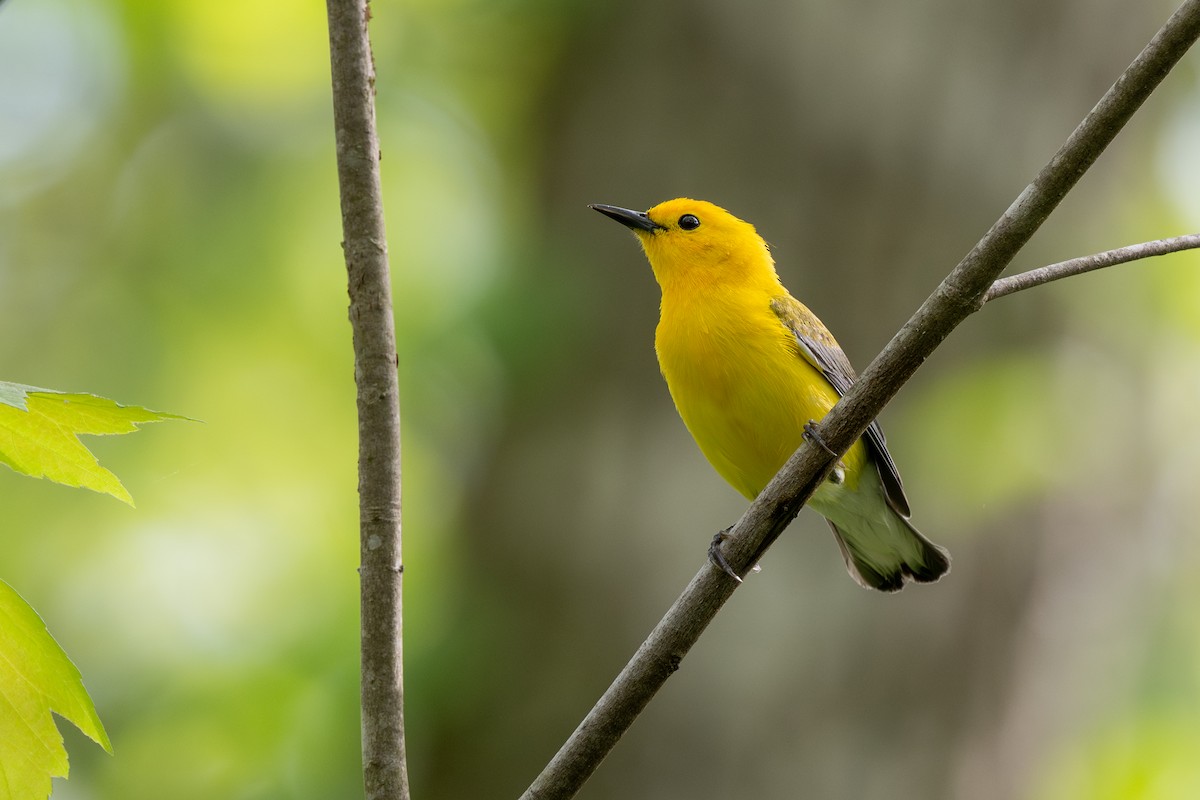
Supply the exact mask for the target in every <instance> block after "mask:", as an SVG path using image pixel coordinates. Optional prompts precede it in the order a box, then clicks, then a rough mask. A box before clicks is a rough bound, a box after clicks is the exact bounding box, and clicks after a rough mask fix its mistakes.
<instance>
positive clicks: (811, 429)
mask: <svg viewBox="0 0 1200 800" xmlns="http://www.w3.org/2000/svg"><path fill="white" fill-rule="evenodd" d="M804 438H805V439H808V440H809V441H810V442H812V443H813V444H815V445H817V447H820V448H821V449H822V450H824V451H825V452H826V453H829V455H831V456H833V457H834V458H837V453H835V452H833V448H832V447H830V446H829V445H827V444H825V439H824V438H823V437H822V436H821V434H819V433H817V423H816V422H815V421H813V420H811V419H810V420H809V421H808V422H806V423H804Z"/></svg>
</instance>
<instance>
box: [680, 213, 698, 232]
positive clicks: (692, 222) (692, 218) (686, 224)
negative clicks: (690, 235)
mask: <svg viewBox="0 0 1200 800" xmlns="http://www.w3.org/2000/svg"><path fill="white" fill-rule="evenodd" d="M679 227H680V228H682V229H683V230H685V231H694V230H696V228H699V227H700V218H699V217H697V216H696V215H695V214H684V215H683V216H682V217H680V218H679Z"/></svg>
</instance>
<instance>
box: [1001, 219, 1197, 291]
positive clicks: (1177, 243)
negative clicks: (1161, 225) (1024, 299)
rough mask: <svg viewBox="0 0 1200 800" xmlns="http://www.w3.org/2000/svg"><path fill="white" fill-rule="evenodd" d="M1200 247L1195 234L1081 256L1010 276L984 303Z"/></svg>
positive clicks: (1002, 281) (1003, 279) (1002, 280)
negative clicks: (1101, 270)
mask: <svg viewBox="0 0 1200 800" xmlns="http://www.w3.org/2000/svg"><path fill="white" fill-rule="evenodd" d="M1197 247H1200V233H1191V234H1188V235H1187V236H1176V237H1174V238H1171V239H1156V240H1154V241H1153V242H1142V243H1141V244H1131V245H1129V246H1127V247H1118V248H1117V249H1116V250H1105V251H1104V252H1103V253H1093V254H1092V255H1090V256H1080V257H1079V258H1072V259H1068V260H1067V261H1060V262H1058V263H1057V264H1049V265H1047V266H1045V267H1038V268H1037V269H1031V270H1029V271H1028V272H1022V273H1020V274H1019V275H1009V276H1008V277H1007V278H1000V279H999V280H997V281H996V282H995V283H993V284H992V286H991V288H989V289H988V290H987V293H986V294H984V296H983V302H985V303H990V302H991V301H992V300H996V299H997V298H1000V297H1006V296H1007V295H1010V294H1013V293H1015V292H1019V291H1021V290H1022V289H1031V288H1033V287H1034V286H1041V285H1042V284H1044V283H1050V282H1051V281H1057V280H1061V279H1063V278H1069V277H1071V276H1072V275H1082V274H1083V273H1085V272H1091V271H1092V270H1095V269H1103V268H1104V267H1113V266H1116V265H1117V264H1128V263H1129V262H1130V261H1138V260H1140V259H1143V258H1153V257H1154V256H1165V255H1167V254H1168V253H1179V252H1182V251H1184V250H1194V249H1196V248H1197Z"/></svg>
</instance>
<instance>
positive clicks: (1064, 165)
mask: <svg viewBox="0 0 1200 800" xmlns="http://www.w3.org/2000/svg"><path fill="white" fill-rule="evenodd" d="M1197 37H1200V0H1186V2H1184V4H1183V5H1182V6H1180V8H1179V9H1178V10H1177V11H1176V12H1175V13H1174V14H1173V15H1172V16H1171V18H1170V19H1169V20H1168V21H1167V22H1166V24H1165V25H1164V26H1163V28H1162V29H1161V30H1160V31H1159V32H1158V33H1157V34H1156V35H1155V36H1154V38H1153V39H1152V40H1151V42H1150V43H1149V44H1148V45H1147V46H1146V48H1145V49H1144V50H1143V51H1142V52H1141V53H1140V54H1139V55H1138V56H1137V58H1136V59H1134V61H1133V63H1132V64H1130V66H1129V67H1128V68H1127V69H1126V70H1125V72H1124V73H1122V75H1121V76H1120V77H1119V78H1118V79H1117V82H1116V83H1115V84H1113V86H1112V87H1111V88H1110V89H1109V90H1108V92H1106V93H1105V95H1104V96H1103V97H1102V98H1101V100H1100V102H1099V103H1097V104H1096V106H1095V108H1093V109H1092V111H1091V112H1090V113H1089V114H1088V115H1087V116H1086V117H1085V118H1084V120H1083V122H1081V123H1080V124H1079V126H1078V127H1077V128H1076V129H1075V131H1074V132H1073V133H1072V134H1071V136H1070V137H1069V138H1068V139H1067V141H1066V143H1065V144H1064V145H1063V146H1062V147H1061V148H1060V149H1059V151H1058V152H1057V153H1055V155H1054V157H1053V158H1052V159H1051V160H1050V162H1049V163H1048V164H1047V165H1046V166H1045V167H1043V168H1042V170H1041V172H1039V173H1038V175H1037V177H1035V178H1034V180H1033V182H1032V183H1031V184H1029V186H1028V187H1026V189H1025V190H1024V191H1023V192H1022V193H1021V194H1020V196H1018V197H1017V199H1016V200H1015V201H1014V202H1013V204H1012V205H1011V206H1010V207H1009V208H1008V210H1007V211H1005V212H1004V214H1003V215H1002V216H1001V217H1000V219H999V220H997V222H996V223H995V224H994V225H993V226H992V228H991V229H990V230H989V231H988V232H987V233H986V234H985V235H984V237H983V238H982V239H981V240H980V241H979V243H978V244H976V245H975V247H974V248H972V250H971V251H970V252H969V253H967V255H966V256H965V257H964V258H963V260H962V261H961V262H960V263H959V264H958V266H957V267H955V268H954V270H953V271H952V272H951V273H950V274H949V275H948V276H947V277H946V279H945V280H943V281H942V283H941V284H940V285H939V286H938V287H937V289H936V290H935V291H934V293H933V294H932V295H931V296H930V297H929V298H928V299H927V300H926V301H925V302H924V303H923V304H922V305H921V307H920V308H919V309H918V310H917V312H916V314H914V315H913V317H912V318H911V319H910V320H909V321H908V322H907V323H906V324H905V325H904V327H903V328H901V329H900V332H899V333H897V334H896V336H895V337H894V338H893V339H892V340H891V342H889V343H888V345H887V346H886V347H885V348H884V349H883V351H882V352H881V353H880V354H879V355H878V356H877V357H876V358H875V360H874V361H872V362H871V364H870V365H869V366H868V367H867V368H866V369H865V370H864V371H863V373H862V375H861V376H860V377H859V380H858V381H857V382H856V383H855V384H854V386H853V387H852V388H851V390H850V391H849V392H848V393H847V394H846V396H845V397H844V398H842V400H841V401H840V402H839V403H838V404H837V405H836V406H835V407H834V408H833V409H832V410H831V411H830V412H829V414H828V415H826V416H825V418H824V419H823V420H822V421H821V423H820V425H819V427H818V429H817V433H818V435H819V436H820V437H821V439H822V440H823V441H824V442H825V444H826V445H828V447H829V448H830V449H831V450H832V451H834V452H836V453H838V454H842V453H845V451H846V450H847V449H849V447H850V446H851V444H853V443H854V442H855V441H856V440H857V439H858V438H859V437H860V436H861V435H862V434H863V432H864V431H865V430H866V428H867V426H868V425H869V424H870V422H871V420H873V419H874V418H875V417H876V416H878V414H879V412H880V411H881V410H882V409H883V407H884V406H885V405H886V404H887V402H888V401H889V400H891V398H892V397H893V396H894V395H895V394H896V392H897V391H899V389H900V387H901V386H903V385H904V383H905V382H906V381H907V380H908V379H909V378H910V377H911V376H912V374H913V373H914V372H915V371H916V369H917V368H918V367H919V366H920V365H921V364H922V363H923V362H924V361H925V359H926V358H928V357H929V355H930V354H931V353H932V352H933V351H934V349H936V348H937V346H938V345H939V344H940V343H941V342H942V340H944V339H945V338H946V336H948V335H949V334H950V332H951V331H952V330H954V328H955V327H957V326H958V325H959V324H960V323H961V322H962V321H963V320H964V319H966V318H967V317H968V316H969V315H970V314H972V313H973V312H975V311H977V310H979V309H980V308H981V307H982V306H983V303H984V297H985V293H986V292H987V290H988V288H989V287H990V286H991V285H992V283H993V282H994V281H995V280H996V277H997V276H998V275H999V274H1000V273H1001V272H1002V271H1003V270H1004V268H1005V267H1006V266H1007V265H1008V264H1009V263H1010V262H1011V261H1012V259H1013V257H1014V256H1015V255H1016V253H1017V252H1018V251H1019V250H1020V249H1021V248H1022V247H1023V246H1024V245H1025V244H1026V242H1028V241H1029V239H1030V237H1032V236H1033V234H1034V232H1036V231H1037V229H1038V228H1039V227H1040V226H1041V224H1042V223H1043V222H1044V221H1045V220H1046V218H1047V217H1049V215H1050V213H1051V212H1052V211H1053V210H1054V209H1055V208H1056V207H1057V206H1058V204H1059V202H1060V201H1061V200H1062V199H1063V197H1065V196H1066V194H1067V192H1069V191H1070V190H1071V188H1072V187H1073V186H1074V185H1075V183H1076V182H1077V181H1078V180H1079V178H1080V177H1081V176H1082V175H1083V173H1084V172H1085V171H1087V169H1088V168H1089V167H1090V166H1091V165H1092V164H1093V163H1094V162H1095V160H1096V159H1097V158H1098V157H1099V156H1100V154H1101V153H1102V152H1103V151H1104V149H1105V147H1107V146H1108V144H1109V143H1110V142H1111V141H1112V140H1113V138H1115V137H1116V135H1117V133H1118V132H1119V131H1120V130H1121V128H1122V127H1123V126H1124V125H1125V123H1126V122H1127V121H1128V120H1129V119H1130V117H1132V116H1133V114H1134V113H1135V112H1136V111H1137V110H1138V108H1139V107H1140V106H1141V105H1142V103H1143V102H1144V101H1145V100H1146V98H1147V97H1149V96H1150V94H1151V93H1152V92H1153V91H1154V89H1155V88H1157V86H1158V85H1159V83H1161V82H1162V80H1163V78H1165V77H1166V75H1167V73H1168V72H1169V71H1170V70H1171V68H1172V67H1173V66H1174V65H1175V64H1176V63H1177V62H1178V61H1179V59H1180V58H1182V57H1183V54H1184V53H1185V52H1187V50H1188V48H1189V47H1190V46H1191V45H1192V43H1193V42H1195V41H1196V39H1197ZM839 457H840V455H839ZM835 460H836V459H835V457H833V456H831V455H830V454H829V453H827V452H826V451H825V450H824V449H823V448H821V447H814V446H809V445H808V444H805V445H803V446H801V447H800V449H799V450H797V451H796V453H795V454H793V455H792V457H791V458H790V459H789V460H788V462H787V464H785V465H784V467H783V468H782V469H781V470H780V472H779V474H777V475H776V476H775V477H774V479H772V481H771V482H770V483H769V484H768V485H767V487H766V489H764V490H763V492H762V493H761V494H760V495H759V496H758V498H757V499H756V500H755V501H754V503H752V504H751V506H750V508H749V509H747V511H746V513H745V514H743V515H742V518H741V519H740V520H739V521H738V523H737V524H736V525H735V526H734V528H733V529H732V531H731V532H730V534H729V537H728V538H727V540H726V543H725V546H724V554H725V557H726V559H727V560H728V561H729V563H730V564H731V565H732V566H733V568H734V569H735V570H736V571H737V573H738V574H739V575H745V573H746V572H747V571H749V569H750V568H751V567H752V566H753V565H754V564H756V563H758V561H759V560H760V559H761V557H762V555H763V553H765V552H766V550H767V548H769V547H770V545H771V544H772V543H773V542H774V541H775V539H777V538H778V537H779V535H780V534H781V533H782V532H783V530H784V528H786V527H787V525H788V524H789V523H790V522H791V521H792V519H794V518H795V516H796V514H798V513H799V511H800V508H801V507H802V506H803V504H804V503H805V502H806V501H807V500H808V498H809V496H810V495H811V494H812V492H813V490H814V489H815V488H816V487H817V486H818V485H819V484H820V481H821V480H823V479H824V475H825V473H826V472H828V470H829V469H830V467H831V466H832V465H833V463H834V461H835ZM737 586H738V583H737V582H736V581H735V580H733V579H732V578H730V577H728V576H726V575H724V574H723V573H722V572H720V571H719V570H717V569H715V568H714V567H712V566H711V565H710V564H708V563H705V564H704V565H703V566H702V567H701V569H700V571H699V572H698V573H696V575H695V577H693V578H692V580H691V582H690V583H689V584H688V585H687V587H686V588H685V589H684V590H683V593H682V594H681V595H680V596H679V598H678V599H677V600H676V601H675V603H674V604H673V605H672V606H671V608H670V609H669V610H668V611H667V613H666V615H665V616H664V617H663V618H662V620H661V621H659V623H658V625H657V626H655V628H654V630H653V631H651V633H650V635H649V637H648V638H647V639H646V641H645V642H643V643H642V645H641V647H639V648H638V650H637V652H636V653H635V654H634V656H633V658H632V659H631V660H630V661H629V663H628V664H626V666H625V668H624V669H622V670H621V673H620V674H619V675H618V676H617V678H616V680H615V681H614V682H613V683H612V685H611V686H609V688H608V690H607V691H605V693H604V695H603V696H602V697H601V698H600V700H599V702H597V703H596V705H595V706H594V707H593V708H592V710H591V711H590V712H588V714H587V716H586V717H584V719H583V721H582V722H581V723H580V724H579V727H577V728H576V729H575V731H574V733H572V734H571V736H570V738H568V740H567V741H566V743H565V744H564V745H563V746H562V748H561V749H560V750H559V751H558V753H556V754H555V756H554V757H553V758H552V759H551V761H550V763H549V764H548V765H547V766H546V768H545V769H544V770H543V771H542V773H541V774H540V775H538V777H537V778H536V779H535V780H534V782H533V784H532V785H531V786H530V787H529V788H528V789H527V790H526V792H525V794H524V795H523V796H522V797H523V800H551V798H554V799H555V800H561V799H562V798H569V797H573V796H574V795H575V794H576V793H577V792H578V791H579V789H580V787H582V785H583V783H584V782H585V781H586V780H587V778H588V777H589V776H590V775H591V774H592V772H593V771H595V769H596V767H597V766H599V764H600V762H601V761H602V760H603V759H604V757H605V756H606V755H607V754H608V752H609V751H610V750H611V749H612V747H613V746H614V745H615V744H616V742H617V740H618V739H620V737H621V736H622V735H623V734H624V733H625V731H626V730H627V729H628V728H629V726H630V725H631V724H632V723H633V721H634V719H636V718H637V716H638V714H640V713H641V711H642V709H644V708H645V706H646V704H647V703H649V702H650V699H651V698H652V697H653V696H654V694H655V693H656V692H657V691H658V689H659V688H660V687H661V686H662V685H663V683H665V682H666V680H667V678H669V677H670V676H671V674H672V673H674V671H675V670H676V669H678V667H679V664H680V661H681V660H682V659H683V657H684V656H685V655H686V654H687V652H688V651H689V650H690V649H691V647H692V645H693V644H694V643H695V642H696V640H697V639H698V638H699V637H700V634H701V633H703V632H704V629H705V628H706V627H707V626H708V624H709V622H711V621H712V619H713V617H714V616H715V615H716V613H717V611H719V610H720V608H721V606H723V605H724V603H725V601H726V600H728V599H729V597H730V596H731V595H732V594H733V592H734V590H735V589H736V588H737Z"/></svg>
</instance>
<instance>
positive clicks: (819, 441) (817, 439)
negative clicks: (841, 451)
mask: <svg viewBox="0 0 1200 800" xmlns="http://www.w3.org/2000/svg"><path fill="white" fill-rule="evenodd" d="M804 438H805V439H808V440H809V441H810V442H814V443H815V444H816V445H817V447H820V448H821V449H822V450H824V451H825V452H826V453H829V455H831V456H833V457H835V458H836V457H837V453H835V452H833V448H832V447H830V446H829V445H827V444H825V440H824V439H823V438H822V437H821V434H819V433H817V423H816V422H814V421H813V420H811V419H810V420H809V421H808V422H806V423H804ZM845 478H846V468H845V467H844V466H843V465H842V462H841V461H839V462H837V463H836V464H834V465H833V469H832V470H830V472H829V478H828V480H829V482H830V483H841V482H842V481H843V480H845Z"/></svg>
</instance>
